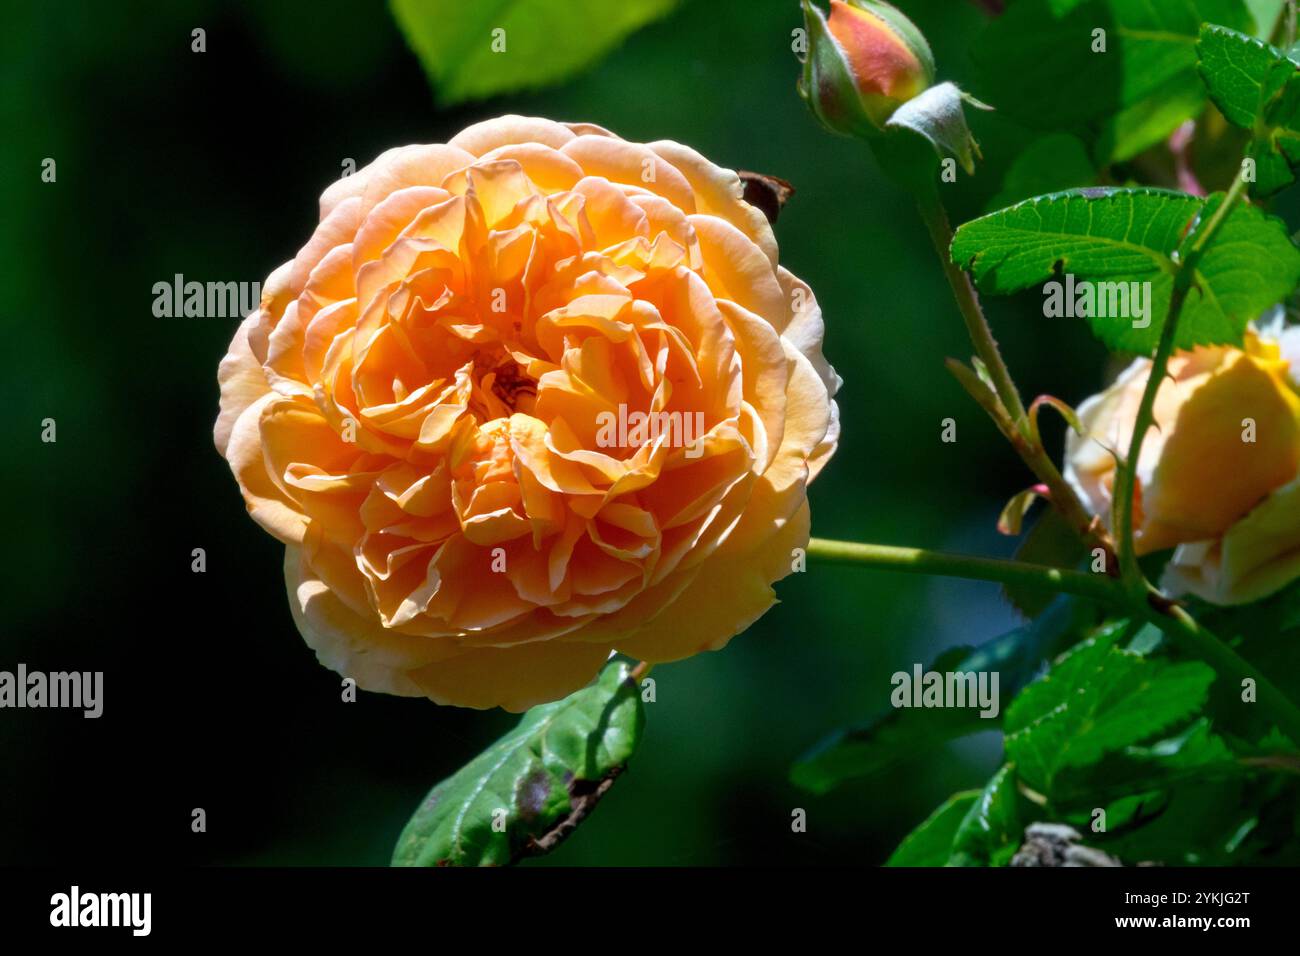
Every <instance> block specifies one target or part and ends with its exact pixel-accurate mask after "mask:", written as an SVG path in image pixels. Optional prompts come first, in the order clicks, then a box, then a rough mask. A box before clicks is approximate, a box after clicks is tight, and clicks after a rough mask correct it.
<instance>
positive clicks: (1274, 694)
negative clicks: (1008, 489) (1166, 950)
mask: <svg viewBox="0 0 1300 956" xmlns="http://www.w3.org/2000/svg"><path fill="white" fill-rule="evenodd" d="M1244 176H1245V166H1244V164H1243V166H1242V168H1241V169H1240V170H1239V171H1238V173H1237V176H1236V178H1235V179H1234V180H1233V182H1232V186H1231V187H1230V188H1229V190H1228V193H1227V195H1226V196H1225V197H1224V200H1223V202H1222V203H1220V204H1219V206H1218V208H1217V209H1215V211H1214V213H1213V214H1212V215H1211V217H1210V219H1209V220H1208V221H1207V222H1206V224H1205V226H1204V227H1203V228H1202V229H1201V230H1200V231H1199V232H1198V233H1197V234H1196V235H1195V236H1194V238H1193V239H1192V243H1191V246H1190V248H1189V249H1188V251H1187V254H1186V256H1185V257H1184V259H1183V261H1182V263H1181V264H1180V265H1179V268H1178V272H1177V274H1176V275H1175V280H1174V289H1173V293H1172V295H1171V298H1170V305H1169V313H1168V316H1167V317H1166V319H1165V325H1164V327H1163V328H1162V329H1161V335H1160V343H1159V345H1158V347H1157V349H1156V355H1155V359H1154V361H1153V364H1152V368H1151V375H1150V377H1149V379H1148V381H1147V386H1146V389H1145V390H1144V392H1143V396H1142V403H1141V406H1140V409H1139V412H1138V417H1137V421H1136V424H1135V429H1134V432H1133V439H1132V442H1131V444H1130V447H1129V453H1128V458H1127V460H1126V463H1125V464H1124V465H1123V466H1122V467H1121V468H1120V471H1119V475H1118V478H1119V481H1120V487H1119V488H1118V489H1117V498H1116V517H1117V519H1118V524H1119V534H1120V549H1119V554H1120V560H1119V567H1118V568H1117V567H1116V561H1115V560H1114V559H1115V550H1116V549H1115V547H1114V545H1113V544H1112V542H1111V541H1110V539H1109V536H1108V535H1107V534H1106V532H1105V530H1104V528H1103V527H1102V526H1101V523H1100V522H1099V521H1098V520H1097V518H1096V517H1095V516H1093V515H1092V514H1091V513H1090V512H1089V511H1088V510H1087V509H1086V508H1085V507H1084V506H1083V503H1082V502H1081V501H1080V500H1079V498H1078V496H1077V495H1076V494H1075V493H1074V489H1072V488H1071V487H1070V486H1069V485H1068V484H1066V482H1065V480H1064V479H1063V478H1062V476H1061V473H1060V471H1059V470H1058V469H1057V467H1056V464H1055V463H1054V462H1053V461H1052V460H1051V458H1050V456H1048V454H1047V452H1046V451H1045V449H1044V448H1043V446H1042V442H1041V441H1040V440H1039V438H1038V434H1037V429H1036V428H1034V427H1033V425H1032V423H1031V422H1030V420H1029V416H1028V415H1027V414H1026V412H1025V407H1024V405H1023V404H1022V402H1021V399H1020V395H1019V392H1018V391H1017V390H1016V387H1015V383H1014V382H1013V380H1012V378H1011V373H1010V371H1009V370H1008V369H1007V366H1006V363H1005V362H1004V361H1003V359H1002V355H1001V353H1000V352H999V350H998V346H997V342H996V341H995V340H994V338H993V332H992V330H991V329H990V328H989V324H988V320H987V319H986V318H985V316H984V311H983V309H982V308H981V306H980V302H979V297H978V295H977V293H976V292H975V287H974V285H973V284H972V283H971V280H970V277H969V276H967V275H966V273H965V272H964V271H963V270H962V269H961V268H959V267H958V266H957V265H956V264H955V263H954V262H953V261H952V258H951V256H950V254H949V249H950V247H951V245H952V226H951V224H950V223H949V221H948V216H947V213H946V211H945V210H944V208H943V204H942V203H941V202H940V201H939V199H938V197H937V195H922V196H921V197H920V201H919V207H920V211H921V217H922V218H923V219H924V220H925V224H926V227H927V228H928V229H929V231H930V238H931V240H932V241H933V243H934V248H935V251H936V252H937V253H938V255H939V261H940V263H941V264H942V266H943V270H944V275H945V276H946V277H947V279H948V284H949V285H950V286H951V287H952V291H953V295H954V297H955V298H956V300H957V305H958V308H959V309H960V310H961V314H962V318H963V319H964V320H965V322H966V329H967V331H968V332H969V333H970V337H971V341H972V342H973V343H974V345H975V350H976V354H977V355H978V357H979V360H980V361H981V362H982V363H983V365H984V366H985V368H986V369H987V371H988V376H987V377H988V379H989V381H990V382H991V385H992V387H991V388H990V387H989V385H988V384H986V383H985V381H984V379H983V378H982V377H980V376H978V375H976V374H975V373H973V372H971V371H970V370H969V369H967V368H966V367H965V366H964V365H961V364H960V363H957V362H953V361H951V360H950V361H949V363H948V366H949V368H950V370H951V371H952V372H953V374H954V375H955V376H956V377H957V379H958V381H959V382H960V383H961V384H962V386H963V387H964V388H965V389H966V390H967V391H968V392H969V393H970V394H971V395H972V397H974V398H975V400H976V401H977V402H978V403H979V404H980V405H981V406H982V407H983V408H984V409H985V411H987V412H988V414H989V416H990V417H991V418H992V419H993V421H994V423H995V424H996V425H997V426H998V428H999V430H1001V431H1002V433H1003V434H1004V435H1005V436H1006V438H1007V440H1008V441H1010V443H1011V444H1012V446H1013V447H1014V448H1015V449H1016V451H1017V452H1018V453H1019V454H1020V457H1021V458H1022V459H1023V460H1024V462H1025V464H1026V465H1028V466H1029V468H1030V470H1031V471H1033V472H1034V474H1035V475H1036V476H1037V477H1038V478H1039V480H1040V481H1041V482H1042V483H1043V484H1044V485H1046V486H1047V489H1048V491H1049V495H1050V498H1051V501H1052V504H1053V505H1054V506H1055V507H1056V508H1058V509H1059V510H1060V511H1061V513H1062V514H1063V515H1064V516H1065V517H1066V519H1067V520H1069V521H1070V523H1071V524H1072V525H1073V526H1074V527H1075V529H1076V530H1077V531H1078V532H1079V533H1080V535H1081V536H1082V537H1083V538H1084V540H1085V541H1087V542H1088V543H1089V544H1092V545H1097V546H1100V547H1102V548H1103V549H1104V550H1105V552H1106V556H1107V565H1106V570H1107V572H1108V574H1106V575H1101V574H1088V573H1086V572H1080V571H1073V570H1068V569H1062V568H1052V567H1047V566H1045V565H1036V564H1027V563H1025V562H1020V561H1005V560H1000V559H994V558H982V557H975V556H967V555H954V554H944V553H941V552H936V551H926V550H923V549H918V548H899V547H892V546H888V545H878V544H864V543H858V542H849V541H829V540H826V539H822V538H814V539H812V540H811V541H810V542H809V544H808V552H807V553H808V556H809V557H811V558H814V559H822V560H828V561H839V562H847V563H853V564H858V565H862V566H865V567H875V568H880V569H886V570H894V571H907V572H916V573H923V574H940V575H949V576H955V577H962V578H973V579H976V580H982V581H1000V582H1003V583H1004V584H1016V585H1023V586H1030V587H1039V588H1046V589H1049V590H1054V591H1058V592H1063V593H1068V594H1075V595H1079V596H1081V597H1089V598H1094V599H1097V600H1101V601H1104V602H1107V603H1109V604H1112V605H1114V606H1116V607H1118V608H1121V609H1122V610H1124V611H1126V612H1127V613H1129V614H1130V615H1133V616H1134V617H1136V618H1140V619H1143V620H1146V621H1148V622H1149V623H1151V624H1153V625H1155V626H1156V627H1158V628H1159V629H1160V630H1161V631H1162V632H1164V633H1165V634H1166V635H1167V636H1168V637H1170V638H1171V639H1172V640H1173V641H1175V642H1176V643H1177V644H1179V645H1180V646H1182V647H1183V648H1184V649H1185V650H1187V651H1189V652H1190V653H1192V654H1194V655H1195V656H1197V657H1199V658H1201V659H1202V660H1204V661H1205V662H1206V663H1208V664H1210V666H1212V667H1213V668H1214V669H1215V672H1216V673H1218V674H1219V675H1220V676H1222V677H1223V678H1224V679H1225V680H1226V681H1228V682H1230V683H1240V682H1243V681H1245V680H1248V679H1249V680H1251V681H1253V682H1254V685H1255V687H1256V689H1257V690H1258V697H1257V699H1258V701H1259V704H1260V707H1261V709H1263V710H1265V711H1266V712H1267V713H1268V714H1269V715H1270V717H1271V718H1272V720H1273V721H1274V722H1275V723H1276V724H1277V725H1278V727H1279V728H1281V729H1282V730H1283V732H1285V733H1286V734H1287V735H1288V736H1289V737H1290V738H1291V739H1292V740H1296V741H1300V708H1297V707H1296V706H1295V704H1293V703H1292V702H1291V701H1290V700H1289V699H1288V698H1287V697H1286V695H1285V694H1283V693H1282V692H1281V691H1280V690H1279V689H1278V688H1277V687H1276V686H1274V685H1273V683H1272V682H1271V681H1269V680H1268V678H1266V677H1264V676H1263V675H1262V674H1260V673H1259V672H1258V671H1256V670H1255V669H1254V668H1253V667H1251V665H1250V664H1249V663H1248V662H1247V661H1246V660H1245V659H1243V658H1242V657H1241V656H1240V655H1239V654H1237V653H1236V652H1235V651H1234V650H1232V649H1231V648H1230V647H1228V645H1227V644H1225V643H1224V642H1223V641H1222V640H1220V639H1219V638H1218V637H1216V636H1215V635H1214V634H1213V633H1211V632H1210V631H1209V630H1207V629H1206V628H1204V627H1202V626H1201V625H1200V624H1199V623H1197V621H1196V620H1195V619H1194V618H1193V617H1192V616H1191V615H1190V614H1188V613H1187V612H1186V611H1184V610H1183V609H1182V608H1181V607H1179V606H1178V605H1177V604H1175V603H1174V602H1173V601H1170V600H1169V599H1168V598H1166V597H1165V596H1164V595H1162V594H1161V593H1160V592H1159V591H1158V590H1156V589H1155V588H1154V587H1152V586H1151V584H1150V583H1149V582H1148V581H1147V580H1146V577H1145V576H1144V575H1143V574H1142V571H1141V568H1140V567H1139V566H1138V563H1137V557H1136V554H1135V551H1134V546H1133V496H1134V478H1135V474H1136V462H1137V461H1138V456H1139V454H1140V452H1141V450H1142V441H1143V438H1144V437H1145V436H1146V433H1147V431H1149V430H1150V428H1151V426H1152V424H1153V421H1152V411H1153V409H1154V407H1155V398H1156V393H1157V392H1158V390H1159V387H1160V383H1161V382H1162V381H1163V379H1164V375H1165V368H1166V365H1167V364H1168V360H1169V357H1170V355H1172V353H1173V347H1174V342H1175V341H1176V337H1177V328H1178V317H1179V315H1180V313H1181V312H1182V308H1183V304H1184V303H1185V302H1186V299H1187V295H1188V293H1189V292H1190V291H1191V288H1192V285H1193V282H1194V280H1195V276H1196V268H1197V266H1198V264H1199V262H1200V260H1201V257H1202V255H1203V254H1204V252H1205V249H1206V247H1207V246H1208V245H1209V243H1210V241H1211V240H1212V239H1213V238H1214V234H1215V233H1216V232H1217V231H1218V229H1219V227H1220V226H1221V225H1222V224H1223V222H1224V221H1225V220H1226V218H1227V216H1228V214H1229V213H1230V212H1231V210H1232V208H1233V207H1234V206H1235V205H1236V203H1237V202H1238V201H1239V200H1240V198H1241V196H1242V194H1243V193H1244V191H1245V186H1246V183H1245V178H1244ZM1117 570H1118V571H1119V580H1116V577H1115V574H1116V571H1117Z"/></svg>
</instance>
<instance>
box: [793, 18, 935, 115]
mask: <svg viewBox="0 0 1300 956" xmlns="http://www.w3.org/2000/svg"><path fill="white" fill-rule="evenodd" d="M803 9H804V22H805V24H806V25H807V30H808V54H807V57H806V58H805V60H804V70H803V77H802V79H801V80H800V83H799V92H800V94H801V95H802V96H803V97H804V99H805V100H807V101H808V105H809V106H811V107H812V110H813V113H814V114H816V116H817V118H818V119H819V120H821V122H822V124H823V125H824V126H826V127H827V128H828V129H830V130H831V131H833V132H836V133H844V134H847V135H849V136H872V135H875V134H876V133H877V131H879V130H881V129H883V128H884V126H885V122H886V121H887V120H888V119H889V118H890V117H891V116H892V115H893V114H894V111H895V110H896V109H898V107H899V106H900V105H902V104H903V103H905V102H907V101H908V100H910V99H912V98H913V97H915V96H917V95H919V94H920V93H922V92H924V91H925V90H926V89H928V88H929V87H930V86H931V84H933V83H934V58H933V56H932V55H931V53H930V45H929V44H928V43H927V42H926V40H925V37H924V36H922V34H921V31H920V30H918V29H917V28H916V26H915V24H913V23H912V21H911V20H909V19H908V18H907V17H905V16H904V15H903V14H902V13H901V12H900V11H899V10H897V9H896V8H895V7H892V6H890V5H889V4H888V3H883V2H880V0H849V2H847V3H845V2H842V0H831V12H830V18H829V19H827V18H826V17H824V16H823V15H822V12H821V11H820V10H819V9H817V8H816V7H814V6H813V5H812V4H811V3H810V2H809V0H803Z"/></svg>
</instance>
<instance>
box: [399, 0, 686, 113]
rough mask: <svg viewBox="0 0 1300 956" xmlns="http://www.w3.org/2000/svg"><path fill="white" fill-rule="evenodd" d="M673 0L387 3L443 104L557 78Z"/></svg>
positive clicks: (604, 49)
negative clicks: (389, 4) (390, 4)
mask: <svg viewBox="0 0 1300 956" xmlns="http://www.w3.org/2000/svg"><path fill="white" fill-rule="evenodd" d="M676 3H677V0H619V2H618V3H608V2H606V0H495V2H491V3H489V2H486V0H392V8H393V16H394V17H396V19H397V22H398V24H399V25H400V26H401V28H402V32H403V33H404V34H406V40H407V42H408V43H409V44H410V45H411V48H412V49H413V50H414V51H415V53H416V55H417V56H418V57H419V58H420V62H421V63H422V64H423V65H424V71H425V72H426V73H427V74H428V75H429V79H430V80H431V81H432V83H433V85H434V90H435V92H436V94H437V97H438V100H439V102H441V103H443V104H444V105H445V104H449V103H459V102H461V101H463V100H473V99H482V98H484V97H488V96H495V95H497V94H499V93H509V92H514V91H516V90H527V89H535V88H537V87H541V86H548V85H550V84H553V83H558V82H560V81H561V80H564V79H567V78H568V77H570V76H572V75H573V74H575V73H577V72H579V71H580V70H582V69H583V68H584V67H587V66H590V65H591V64H593V63H594V62H595V61H596V60H597V59H599V58H600V57H602V56H604V55H605V54H606V53H608V52H609V51H610V50H612V49H613V48H614V47H615V46H617V45H618V43H619V42H620V41H621V40H622V39H623V38H624V37H626V36H627V35H628V34H630V33H632V32H633V31H634V30H636V29H638V28H640V27H642V26H644V25H645V24H647V23H649V22H650V21H652V20H655V19H658V18H659V17H662V16H663V15H664V14H666V13H667V12H668V11H669V10H671V9H672V8H673V7H674V6H675V5H676ZM496 31H500V32H496Z"/></svg>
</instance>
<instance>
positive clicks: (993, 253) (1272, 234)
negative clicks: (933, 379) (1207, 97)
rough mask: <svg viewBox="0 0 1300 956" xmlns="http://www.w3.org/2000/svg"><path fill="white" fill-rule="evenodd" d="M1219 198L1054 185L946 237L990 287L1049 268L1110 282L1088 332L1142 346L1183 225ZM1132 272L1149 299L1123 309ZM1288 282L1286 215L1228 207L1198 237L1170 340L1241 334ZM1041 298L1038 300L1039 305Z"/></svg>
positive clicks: (1150, 342) (1299, 272)
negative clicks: (1192, 274) (1201, 243)
mask: <svg viewBox="0 0 1300 956" xmlns="http://www.w3.org/2000/svg"><path fill="white" fill-rule="evenodd" d="M1220 201H1222V194H1215V195H1214V196H1211V197H1208V198H1207V199H1201V198H1199V197H1196V196H1189V195H1186V194H1184V193H1178V192H1171V191H1169V190H1164V189H1152V188H1142V189H1113V188H1104V189H1103V188H1095V189H1077V190H1069V191H1066V192H1060V193H1051V194H1049V195H1046V196H1038V197H1035V198H1034V199H1028V200H1025V201H1024V202H1022V203H1018V204H1016V205H1014V206H1012V207H1011V208H1009V209H1003V210H1001V211H999V212H995V213H991V214H990V215H987V216H982V217H980V218H979V219H975V220H973V221H971V222H968V223H966V224H965V225H964V226H962V227H961V228H959V229H958V230H957V233H956V236H955V237H954V239H953V244H952V258H953V261H954V262H956V263H958V264H959V265H961V266H963V267H965V268H967V269H969V270H970V272H971V274H972V275H973V276H974V277H975V280H976V282H977V283H978V284H979V287H980V288H981V289H982V290H984V291H986V292H992V293H1008V292H1016V291H1019V290H1021V289H1026V288H1029V287H1030V286H1032V285H1035V284H1037V283H1040V282H1045V281H1046V280H1048V279H1050V278H1052V277H1053V275H1056V274H1058V273H1059V274H1062V275H1064V274H1067V273H1069V274H1073V275H1074V276H1075V278H1076V279H1083V280H1088V281H1089V282H1092V283H1107V285H1103V286H1098V287H1097V288H1098V289H1099V290H1100V291H1099V292H1098V294H1097V295H1096V300H1095V301H1096V302H1097V306H1096V307H1095V308H1093V309H1092V310H1091V311H1093V312H1106V313H1109V314H1107V315H1090V316H1089V317H1088V322H1089V324H1090V325H1091V326H1092V329H1093V331H1094V332H1095V333H1096V335H1097V336H1098V337H1099V338H1100V339H1101V340H1102V341H1103V342H1105V343H1106V344H1107V345H1108V346H1109V347H1111V348H1112V349H1117V350H1122V351H1129V352H1138V353H1143V354H1150V353H1152V352H1154V350H1155V346H1156V344H1157V341H1158V340H1159V336H1160V328H1161V326H1162V324H1163V321H1164V317H1165V315H1166V314H1167V313H1168V310H1169V298H1170V294H1171V292H1172V289H1173V279H1174V273H1175V271H1176V268H1177V266H1176V257H1178V256H1180V255H1181V254H1182V250H1183V247H1184V245H1185V238H1186V235H1187V233H1188V231H1189V229H1190V228H1191V227H1192V225H1193V223H1194V222H1196V221H1197V219H1198V217H1199V216H1201V215H1202V214H1203V213H1204V210H1205V209H1206V207H1207V205H1208V204H1210V203H1216V202H1220ZM1134 282H1137V283H1150V285H1149V286H1145V285H1142V286H1138V287H1136V288H1137V289H1138V291H1139V293H1141V294H1142V298H1145V299H1146V302H1145V306H1146V308H1145V315H1142V316H1138V315H1137V314H1136V313H1138V312H1139V310H1138V309H1136V308H1134V301H1129V302H1128V304H1127V308H1125V306H1124V300H1123V299H1119V298H1116V297H1115V296H1116V294H1119V293H1121V292H1127V293H1129V294H1131V293H1132V291H1133V289H1134V287H1133V286H1131V285H1129V283H1134ZM1297 282H1300V250H1297V249H1296V247H1295V244H1294V243H1292V241H1291V239H1290V237H1289V236H1288V234H1287V231H1286V227H1285V225H1284V224H1283V223H1282V222H1281V221H1280V220H1277V219H1274V218H1273V217H1271V216H1267V215H1265V214H1264V213H1263V212H1261V211H1260V210H1259V209H1257V208H1256V207H1254V206H1251V205H1247V204H1239V205H1237V206H1236V207H1234V208H1233V210H1232V212H1231V213H1229V215H1228V217H1227V218H1226V220H1225V221H1224V222H1223V225H1222V226H1221V227H1220V229H1219V232H1218V233H1217V234H1216V236H1215V238H1214V240H1213V241H1212V242H1211V244H1210V245H1209V246H1208V247H1206V250H1205V254H1204V256H1203V258H1202V259H1201V261H1200V264H1199V266H1198V268H1197V274H1196V278H1195V283H1194V289H1193V291H1192V294H1191V295H1189V296H1188V299H1187V302H1186V304H1185V305H1184V307H1183V313H1182V317H1181V321H1180V323H1179V327H1178V337H1177V341H1176V343H1175V344H1176V345H1177V347H1179V348H1191V347H1192V346H1194V345H1218V344H1240V343H1241V339H1242V334H1243V333H1244V332H1245V329H1246V325H1247V323H1248V322H1250V320H1252V319H1254V318H1256V317H1257V316H1258V315H1259V314H1260V313H1261V312H1263V311H1264V310H1265V309H1266V308H1268V307H1269V306H1271V305H1273V304H1275V303H1276V302H1278V301H1280V300H1281V299H1283V298H1284V297H1286V296H1287V295H1289V294H1290V292H1291V290H1292V289H1294V288H1295V285H1296V283H1297ZM1144 290H1149V294H1147V293H1146V292H1145V291H1144ZM1061 298H1062V300H1064V299H1066V298H1067V296H1066V295H1065V294H1064V292H1063V293H1062V297H1061ZM1049 304H1050V300H1048V299H1045V302H1044V311H1045V312H1046V311H1047V306H1048V305H1049ZM1063 304H1065V305H1067V306H1068V305H1069V304H1070V303H1068V302H1063ZM1076 304H1077V295H1076ZM1117 304H1118V305H1119V306H1120V307H1119V308H1116V307H1115V306H1116V305H1117Z"/></svg>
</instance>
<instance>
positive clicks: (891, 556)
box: [807, 538, 1122, 602]
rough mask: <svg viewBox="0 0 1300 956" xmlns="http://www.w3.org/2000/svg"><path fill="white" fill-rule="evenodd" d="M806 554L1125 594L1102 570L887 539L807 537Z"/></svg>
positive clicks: (1102, 596)
mask: <svg viewBox="0 0 1300 956" xmlns="http://www.w3.org/2000/svg"><path fill="white" fill-rule="evenodd" d="M807 553H808V557H810V558H812V559H813V560H823V561H834V562H840V563H845V564H857V565H861V566H864V567H871V568H878V569H880V570H885V571H906V572H910V573H913V574H939V575H944V576H946V577H955V578H970V579H973V580H976V581H999V582H1001V583H1002V584H1012V585H1018V586H1024V587H1032V588H1040V589H1042V590H1047V591H1057V592H1063V593H1065V594H1076V595H1078V596H1080V597H1087V598H1094V599H1096V600H1100V601H1112V602H1113V601H1116V600H1118V599H1119V598H1120V597H1122V594H1121V593H1120V591H1119V588H1118V585H1117V584H1116V582H1115V581H1114V580H1113V579H1112V578H1110V577H1107V576H1106V575H1104V574H1089V573H1087V572H1084V571H1070V570H1066V569H1063V568H1053V567H1048V566H1047V565H1044V564H1027V563H1025V562H1023V561H1004V560H1002V559H999V558H982V557H976V556H973V555H965V554H948V553H945V552H942V551H927V550H925V549H923V548H898V547H893V546H891V545H886V544H863V543H860V542H857V541H831V540H828V539H826V538H813V539H812V540H811V541H809V542H808V550H807Z"/></svg>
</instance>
